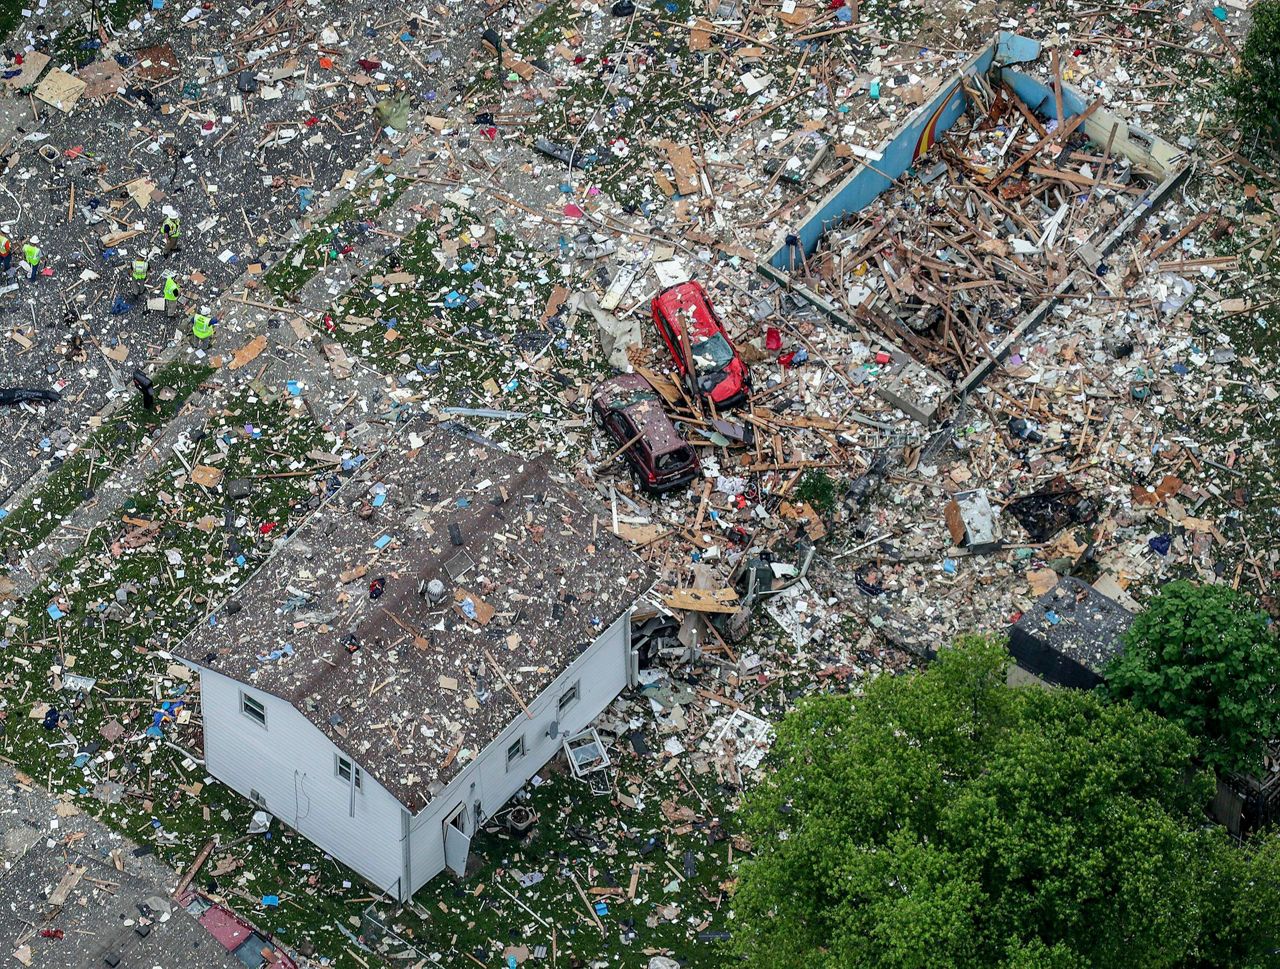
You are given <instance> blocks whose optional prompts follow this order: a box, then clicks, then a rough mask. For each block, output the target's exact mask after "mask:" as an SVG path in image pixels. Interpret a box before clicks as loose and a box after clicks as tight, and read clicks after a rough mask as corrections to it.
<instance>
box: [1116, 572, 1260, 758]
mask: <svg viewBox="0 0 1280 969" xmlns="http://www.w3.org/2000/svg"><path fill="white" fill-rule="evenodd" d="M1107 689H1108V690H1109V692H1110V693H1111V694H1112V695H1113V696H1115V697H1118V698H1121V699H1127V700H1130V701H1132V702H1133V703H1134V704H1135V705H1136V706H1139V707H1141V708H1142V709H1144V710H1152V711H1154V712H1156V713H1158V714H1160V715H1161V716H1163V717H1166V718H1167V719H1169V720H1173V721H1175V722H1177V723H1179V724H1181V725H1182V726H1183V727H1184V728H1185V729H1186V731H1187V733H1189V734H1190V735H1191V736H1192V737H1193V738H1194V739H1195V740H1197V741H1199V743H1200V756H1201V758H1202V759H1203V761H1204V763H1206V764H1208V765H1209V766H1211V767H1214V768H1218V769H1223V770H1232V771H1245V772H1249V771H1253V770H1256V769H1257V768H1258V767H1259V766H1260V764H1261V762H1262V752H1263V742H1264V741H1268V740H1274V739H1275V738H1276V736H1277V732H1278V731H1280V645H1277V642H1276V638H1275V636H1274V635H1272V633H1271V632H1270V630H1269V629H1268V628H1267V618H1266V616H1265V615H1264V614H1263V613H1262V612H1261V611H1260V610H1258V609H1257V607H1256V606H1254V605H1253V604H1252V603H1250V602H1249V600H1248V599H1247V598H1246V597H1245V596H1243V595H1241V594H1239V593H1237V592H1235V591H1233V590H1232V589H1230V588H1229V587H1227V586H1219V585H1193V584H1191V583H1190V582H1185V581H1182V580H1178V581H1175V582H1169V583H1167V584H1166V585H1165V586H1163V587H1162V588H1161V589H1160V592H1159V593H1158V594H1157V595H1156V596H1155V597H1154V598H1153V599H1152V600H1151V602H1150V604H1149V605H1148V606H1147V608H1146V609H1145V610H1144V611H1143V612H1142V614H1141V615H1139V616H1138V617H1137V618H1136V619H1135V620H1134V622H1133V625H1132V626H1131V627H1130V629H1129V632H1128V634H1127V635H1126V637H1125V647H1124V652H1123V653H1122V654H1121V655H1120V656H1119V657H1117V658H1116V659H1115V660H1114V661H1112V664H1111V666H1110V668H1109V669H1108V671H1107Z"/></svg>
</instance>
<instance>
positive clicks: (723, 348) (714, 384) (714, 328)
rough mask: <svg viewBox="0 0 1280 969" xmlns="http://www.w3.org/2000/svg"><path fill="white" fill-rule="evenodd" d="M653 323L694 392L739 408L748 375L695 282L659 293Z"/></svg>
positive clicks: (721, 406)
mask: <svg viewBox="0 0 1280 969" xmlns="http://www.w3.org/2000/svg"><path fill="white" fill-rule="evenodd" d="M653 325H654V326H656V327H657V328H658V334H659V336H661V337H662V342H663V343H665V344H666V345H667V350H668V351H669V352H670V354H671V359H672V360H673V361H674V362H675V365H676V369H677V370H679V371H680V376H681V377H683V378H684V379H685V381H686V384H688V385H689V386H691V388H692V390H693V393H695V394H696V395H697V396H699V397H703V398H706V399H708V400H710V401H712V403H714V404H715V406H716V407H717V408H718V409H720V410H727V409H728V408H730V407H737V406H738V405H739V404H741V403H743V402H744V401H745V400H746V399H747V395H748V394H750V393H751V371H750V370H749V369H748V367H747V365H746V363H745V362H743V359H742V357H740V356H739V355H738V351H737V349H736V348H735V347H734V345H733V341H732V340H730V339H729V334H728V333H727V332H726V331H725V328H724V324H723V323H721V322H720V318H719V317H718V316H716V311H715V310H714V309H712V308H711V303H710V301H709V300H708V299H707V294H706V292H705V291H704V290H703V288H702V287H701V286H699V285H698V284H697V283H696V282H694V281H692V280H690V281H689V282H687V283H680V284H679V285H677V286H670V287H668V288H667V289H664V290H663V291H662V292H661V293H659V294H658V295H657V296H656V297H655V298H654V300H653ZM682 334H683V335H682Z"/></svg>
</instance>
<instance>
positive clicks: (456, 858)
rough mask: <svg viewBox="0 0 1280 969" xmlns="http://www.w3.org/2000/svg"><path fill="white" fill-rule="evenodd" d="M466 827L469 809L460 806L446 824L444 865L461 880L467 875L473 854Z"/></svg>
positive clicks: (447, 819)
mask: <svg viewBox="0 0 1280 969" xmlns="http://www.w3.org/2000/svg"><path fill="white" fill-rule="evenodd" d="M466 827H467V808H466V805H465V804H459V805H458V806H457V807H456V808H454V810H453V812H452V813H451V814H450V815H449V817H447V818H446V819H445V822H444V863H445V865H447V866H448V868H449V870H450V871H452V872H453V873H454V874H456V875H457V876H458V877H460V878H461V877H462V876H464V875H466V873H467V856H468V855H469V854H470V853H471V837H470V836H469V835H468V834H467V831H466Z"/></svg>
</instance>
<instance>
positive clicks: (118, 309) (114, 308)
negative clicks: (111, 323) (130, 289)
mask: <svg viewBox="0 0 1280 969" xmlns="http://www.w3.org/2000/svg"><path fill="white" fill-rule="evenodd" d="M129 310H130V306H129V303H128V301H126V300H125V298H124V297H123V296H120V295H117V296H116V298H115V300H114V301H113V302H112V304H111V315H112V316H120V315H122V314H124V313H128V312H129Z"/></svg>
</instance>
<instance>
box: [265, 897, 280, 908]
mask: <svg viewBox="0 0 1280 969" xmlns="http://www.w3.org/2000/svg"><path fill="white" fill-rule="evenodd" d="M262 904H263V905H265V906H267V908H275V907H276V906H278V905H279V904H280V896H279V895H263V896H262Z"/></svg>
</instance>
